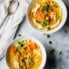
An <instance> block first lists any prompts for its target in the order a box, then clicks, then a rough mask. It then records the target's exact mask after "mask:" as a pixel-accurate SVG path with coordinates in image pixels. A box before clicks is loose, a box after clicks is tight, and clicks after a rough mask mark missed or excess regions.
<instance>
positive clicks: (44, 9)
mask: <svg viewBox="0 0 69 69" xmlns="http://www.w3.org/2000/svg"><path fill="white" fill-rule="evenodd" d="M49 7H50V6H49V5H48V4H45V5H44V6H43V8H42V11H43V12H46V11H48V10H49Z"/></svg>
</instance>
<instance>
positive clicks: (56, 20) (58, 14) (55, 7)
mask: <svg viewBox="0 0 69 69" xmlns="http://www.w3.org/2000/svg"><path fill="white" fill-rule="evenodd" d="M29 18H30V21H31V24H32V25H33V26H34V27H35V28H36V29H38V30H41V31H45V30H47V31H49V30H53V29H55V28H56V27H57V26H58V25H59V24H60V23H61V20H62V9H61V7H60V6H59V4H58V3H57V2H56V1H55V0H37V2H35V3H33V5H32V7H31V9H30V11H29Z"/></svg>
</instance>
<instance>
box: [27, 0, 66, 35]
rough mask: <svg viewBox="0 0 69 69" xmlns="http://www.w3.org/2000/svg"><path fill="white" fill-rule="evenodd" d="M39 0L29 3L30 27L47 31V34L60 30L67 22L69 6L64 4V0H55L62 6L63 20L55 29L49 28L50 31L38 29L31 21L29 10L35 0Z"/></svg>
mask: <svg viewBox="0 0 69 69" xmlns="http://www.w3.org/2000/svg"><path fill="white" fill-rule="evenodd" d="M36 1H37V0H32V2H31V3H30V4H29V6H28V8H27V21H28V24H29V25H30V27H32V28H33V29H34V30H36V31H38V32H41V33H47V34H51V33H54V32H57V31H58V30H60V29H61V28H62V27H63V26H64V24H65V22H66V19H67V8H66V6H65V4H64V2H63V1H62V0H54V1H55V2H57V3H58V4H59V6H60V7H61V9H62V21H61V23H60V24H59V25H58V26H57V27H56V28H54V29H53V30H49V31H40V30H38V29H36V28H35V27H34V26H33V25H32V24H31V22H30V20H29V15H28V14H29V11H30V8H31V6H32V5H33V3H34V2H36Z"/></svg>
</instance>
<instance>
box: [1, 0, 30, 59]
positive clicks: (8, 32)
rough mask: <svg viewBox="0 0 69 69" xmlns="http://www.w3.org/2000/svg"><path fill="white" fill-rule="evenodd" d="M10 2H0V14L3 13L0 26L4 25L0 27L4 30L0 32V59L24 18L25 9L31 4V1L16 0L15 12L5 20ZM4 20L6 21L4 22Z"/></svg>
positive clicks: (6, 0) (7, 0)
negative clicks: (0, 33) (17, 4)
mask: <svg viewBox="0 0 69 69" xmlns="http://www.w3.org/2000/svg"><path fill="white" fill-rule="evenodd" d="M10 1H11V0H4V1H3V0H0V14H1V13H3V14H2V15H0V26H2V25H3V24H5V23H6V25H5V26H2V27H4V30H3V31H2V30H0V31H2V32H3V33H2V35H1V36H0V58H2V57H3V56H4V54H5V50H6V49H7V46H8V44H9V42H10V41H12V40H13V38H14V35H15V33H16V30H17V28H18V25H19V24H20V23H21V21H22V20H23V17H24V16H25V13H26V8H27V6H28V4H29V3H30V2H31V0H18V2H19V6H18V8H17V10H16V11H15V13H13V14H12V15H10V16H9V17H8V18H7V17H6V16H7V12H8V10H7V9H8V7H9V2H10ZM1 18H2V19H1ZM5 18H6V20H5V21H4V19H5Z"/></svg>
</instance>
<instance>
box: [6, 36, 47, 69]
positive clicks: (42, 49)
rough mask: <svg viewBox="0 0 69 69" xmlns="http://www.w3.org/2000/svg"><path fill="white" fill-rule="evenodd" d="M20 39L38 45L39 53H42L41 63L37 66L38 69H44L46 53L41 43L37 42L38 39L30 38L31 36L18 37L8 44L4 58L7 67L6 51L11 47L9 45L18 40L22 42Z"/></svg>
mask: <svg viewBox="0 0 69 69" xmlns="http://www.w3.org/2000/svg"><path fill="white" fill-rule="evenodd" d="M22 39H31V40H33V41H35V43H38V45H39V46H40V48H41V51H42V62H41V64H40V66H39V69H43V68H44V67H45V64H46V62H47V52H46V49H45V46H44V45H43V44H42V42H41V41H39V40H38V39H36V38H34V37H31V36H21V37H18V38H16V39H14V40H12V41H11V42H10V43H9V45H8V47H7V49H6V56H5V59H6V63H7V66H8V67H9V64H8V62H7V51H8V48H9V47H10V46H11V44H13V43H15V42H16V41H18V40H22ZM9 68H10V67H9Z"/></svg>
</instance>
